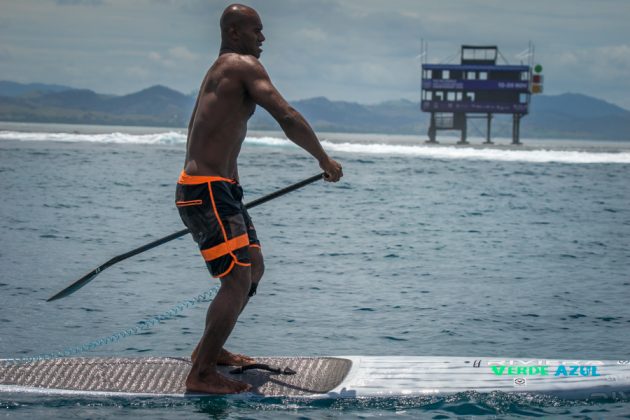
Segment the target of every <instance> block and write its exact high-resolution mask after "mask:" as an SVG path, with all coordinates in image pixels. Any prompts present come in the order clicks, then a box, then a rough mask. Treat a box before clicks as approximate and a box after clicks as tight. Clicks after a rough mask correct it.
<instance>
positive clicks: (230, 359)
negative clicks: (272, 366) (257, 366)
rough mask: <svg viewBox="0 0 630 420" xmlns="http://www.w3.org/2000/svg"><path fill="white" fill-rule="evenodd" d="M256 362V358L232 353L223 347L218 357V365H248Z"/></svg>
mask: <svg viewBox="0 0 630 420" xmlns="http://www.w3.org/2000/svg"><path fill="white" fill-rule="evenodd" d="M253 363H256V360H254V359H252V358H251V357H249V356H245V355H243V354H238V353H231V352H229V351H227V350H226V349H221V351H220V352H219V357H218V358H217V365H220V366H247V365H251V364H253Z"/></svg>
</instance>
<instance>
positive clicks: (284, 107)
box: [241, 56, 343, 182]
mask: <svg viewBox="0 0 630 420" xmlns="http://www.w3.org/2000/svg"><path fill="white" fill-rule="evenodd" d="M241 59H242V60H243V69H242V78H243V81H244V83H245V87H246V89H247V92H248V93H249V95H250V96H251V97H252V98H253V99H254V102H256V104H258V105H260V106H262V107H263V108H265V109H266V110H267V111H268V112H269V113H270V114H271V116H272V117H274V118H275V119H276V121H278V123H279V124H280V127H281V128H282V130H283V131H284V133H285V134H286V135H287V137H288V138H289V139H290V140H291V141H293V142H294V143H295V144H297V145H298V146H300V147H302V148H303V149H304V150H306V151H307V152H309V153H310V154H311V155H313V157H314V158H315V159H317V161H318V162H319V166H320V167H321V168H322V169H323V170H324V172H326V175H327V180H328V181H333V182H336V181H338V180H339V178H341V177H342V176H343V172H342V169H341V165H340V164H339V163H337V162H336V161H334V160H333V159H331V158H330V157H329V156H328V155H327V154H326V152H325V151H324V149H323V147H322V145H321V144H320V142H319V140H318V139H317V136H316V135H315V132H314V131H313V129H312V128H311V126H310V125H309V124H308V122H307V121H306V119H305V118H304V117H303V116H302V114H300V113H299V112H298V111H297V110H295V109H294V108H293V107H291V106H290V105H289V103H288V102H287V101H286V100H285V99H284V98H283V97H282V95H281V94H280V92H278V90H277V89H276V88H275V86H274V85H273V84H272V83H271V79H270V78H269V75H268V74H267V72H266V71H265V69H264V67H263V66H262V64H260V62H259V61H258V60H257V59H256V58H254V57H252V56H242V57H241Z"/></svg>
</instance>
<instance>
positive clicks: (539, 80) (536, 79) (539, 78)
mask: <svg viewBox="0 0 630 420" xmlns="http://www.w3.org/2000/svg"><path fill="white" fill-rule="evenodd" d="M532 83H542V76H541V75H540V74H534V75H533V76H532Z"/></svg>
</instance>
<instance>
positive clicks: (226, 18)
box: [221, 4, 260, 35]
mask: <svg viewBox="0 0 630 420" xmlns="http://www.w3.org/2000/svg"><path fill="white" fill-rule="evenodd" d="M252 20H254V21H256V20H258V21H260V17H259V16H258V13H257V12H256V10H254V9H252V8H251V7H249V6H245V5H244V4H231V5H229V6H228V7H226V8H225V10H224V11H223V14H222V15H221V34H223V35H224V34H226V32H227V31H228V30H229V29H230V28H232V27H234V26H236V27H240V26H242V25H243V24H244V23H248V22H251V21H252Z"/></svg>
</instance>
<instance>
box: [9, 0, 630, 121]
mask: <svg viewBox="0 0 630 420" xmlns="http://www.w3.org/2000/svg"><path fill="white" fill-rule="evenodd" d="M228 4H230V2H227V1H217V0H0V80H10V81H16V82H22V83H30V82H43V83H55V84H62V85H68V86H72V87H77V88H86V89H92V90H95V91H96V92H99V93H113V94H127V93H132V92H135V91H138V90H141V89H144V88H147V87H149V86H152V85H156V84H161V85H165V86H168V87H171V88H173V89H176V90H179V91H181V92H183V93H187V94H188V93H192V92H196V91H197V89H198V87H199V84H200V82H201V79H202V78H203V76H204V74H205V72H206V70H207V69H208V67H209V66H210V65H211V64H212V62H213V61H214V59H215V58H216V56H217V54H218V51H219V45H220V31H219V17H220V15H221V13H222V11H223V9H224V8H225V7H226V6H227V5H228ZM244 4H247V5H249V6H252V7H254V8H255V9H256V10H257V11H258V12H259V14H260V16H261V18H262V21H263V25H264V29H263V33H264V34H265V36H266V38H267V40H266V42H265V44H264V45H263V50H264V51H263V55H262V57H261V61H262V63H263V65H264V66H265V67H266V68H267V71H268V72H269V74H270V76H271V78H272V80H273V82H274V84H275V85H276V86H277V87H278V89H279V90H280V91H281V93H282V94H283V95H284V96H285V97H286V98H287V99H289V100H297V99H305V98H312V97H317V96H325V97H327V98H329V99H332V100H345V101H353V102H360V103H366V104H369V103H378V102H382V101H387V100H397V99H409V100H413V101H418V100H419V96H420V88H419V86H420V71H419V68H420V64H421V57H420V45H421V40H424V41H426V42H427V44H428V54H426V55H425V58H426V60H427V61H428V62H431V63H440V62H445V61H449V60H450V62H455V63H456V62H458V55H457V54H458V52H459V48H460V46H461V45H462V44H469V45H497V46H498V47H499V50H500V52H501V54H502V56H503V57H504V58H505V59H506V60H507V61H508V62H509V63H510V64H520V62H521V61H520V59H519V53H521V52H522V51H524V50H526V49H527V47H528V43H529V42H530V41H531V42H533V43H534V45H535V62H536V63H540V64H541V65H542V66H543V69H544V70H543V75H544V89H545V93H546V94H560V93H565V92H574V93H583V94H587V95H591V96H595V97H598V98H601V99H604V100H606V101H608V102H611V103H614V104H617V105H620V106H622V107H624V108H626V109H630V25H629V24H628V21H629V20H630V1H629V0H597V1H595V0H527V1H524V0H457V1H456V0H310V1H309V0H250V1H248V2H244Z"/></svg>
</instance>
